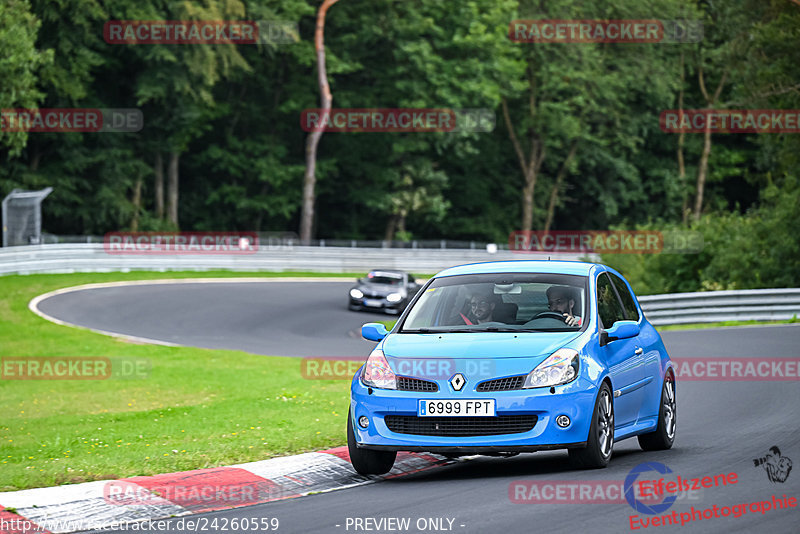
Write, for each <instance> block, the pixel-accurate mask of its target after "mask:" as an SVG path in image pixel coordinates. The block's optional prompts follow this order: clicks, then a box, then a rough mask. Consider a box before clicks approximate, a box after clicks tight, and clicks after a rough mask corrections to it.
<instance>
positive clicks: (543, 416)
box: [347, 261, 676, 474]
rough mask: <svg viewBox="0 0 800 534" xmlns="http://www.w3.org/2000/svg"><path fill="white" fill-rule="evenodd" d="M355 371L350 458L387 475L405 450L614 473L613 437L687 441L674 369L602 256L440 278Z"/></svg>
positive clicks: (366, 470) (484, 268)
mask: <svg viewBox="0 0 800 534" xmlns="http://www.w3.org/2000/svg"><path fill="white" fill-rule="evenodd" d="M361 332H362V335H363V337H364V338H366V339H368V340H371V341H378V342H379V343H378V345H377V346H376V347H375V349H374V350H373V351H372V352H371V354H370V355H369V357H368V358H367V361H366V363H365V364H364V365H363V366H362V367H361V368H360V369H359V370H358V371H357V372H356V374H355V376H354V377H353V381H352V386H351V397H350V398H351V404H350V410H349V413H348V419H347V443H348V448H349V453H350V460H351V462H352V464H353V467H354V468H355V470H356V471H357V472H359V473H361V474H382V473H386V472H388V471H389V470H390V469H391V468H392V465H393V464H394V461H395V457H396V456H397V451H427V452H433V453H438V454H443V455H446V456H463V455H473V454H486V455H497V456H509V455H513V454H517V453H520V452H533V451H540V450H549V449H568V451H569V456H570V459H571V460H572V461H573V462H574V463H575V464H576V465H577V466H579V467H582V468H600V467H605V466H606V465H607V464H608V461H609V459H610V458H611V452H612V449H613V447H614V442H615V441H619V440H622V439H626V438H631V437H633V436H636V437H637V438H638V440H639V444H640V446H641V447H642V448H643V449H645V450H659V449H669V448H670V447H671V446H672V443H673V441H674V439H675V423H676V419H675V415H676V402H675V371H674V369H673V364H672V362H671V361H670V358H669V355H668V354H667V351H666V349H665V348H664V344H663V342H662V341H661V336H659V334H658V332H657V331H656V329H655V328H653V326H652V325H651V324H650V323H649V322H648V321H647V319H646V318H645V316H644V313H642V309H641V306H640V305H639V302H638V301H637V299H636V296H635V295H634V293H633V291H632V290H631V287H630V284H628V282H627V281H626V280H625V279H624V278H623V277H622V275H620V274H619V273H618V272H617V271H615V270H614V269H611V268H609V267H606V266H604V265H600V264H595V263H581V262H567V261H505V262H489V263H477V264H471V265H462V266H458V267H453V268H451V269H447V270H445V271H442V272H440V273H439V274H437V275H436V276H434V277H433V278H431V279H430V280H429V281H428V282H427V284H426V285H425V286H424V287H423V288H422V289H421V290H420V291H419V293H418V294H417V295H416V297H415V298H414V300H413V301H412V302H411V304H410V305H409V306H408V308H407V309H406V310H405V312H404V313H403V314H402V316H401V317H400V318H399V320H398V321H397V323H396V324H395V326H394V327H393V328H392V330H391V331H390V332H387V330H386V328H385V327H384V326H383V325H382V324H379V323H370V324H366V325H364V326H363V327H362V330H361Z"/></svg>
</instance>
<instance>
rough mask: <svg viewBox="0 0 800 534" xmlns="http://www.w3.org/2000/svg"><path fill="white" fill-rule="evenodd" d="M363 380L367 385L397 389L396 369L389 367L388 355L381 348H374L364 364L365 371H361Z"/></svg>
mask: <svg viewBox="0 0 800 534" xmlns="http://www.w3.org/2000/svg"><path fill="white" fill-rule="evenodd" d="M361 382H363V383H364V385H365V386H370V387H373V388H381V389H397V379H396V377H395V375H394V371H392V368H391V367H389V362H387V361H386V356H384V355H383V351H382V350H380V349H375V350H373V351H372V352H371V353H370V355H369V358H367V363H365V364H364V371H363V372H362V373H361Z"/></svg>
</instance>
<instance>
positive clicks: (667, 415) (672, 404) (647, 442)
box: [638, 373, 678, 451]
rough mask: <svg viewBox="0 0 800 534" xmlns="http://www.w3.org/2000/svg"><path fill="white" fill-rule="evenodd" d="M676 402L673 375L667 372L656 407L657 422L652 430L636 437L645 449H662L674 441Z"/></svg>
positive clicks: (670, 445)
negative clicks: (658, 403) (659, 405)
mask: <svg viewBox="0 0 800 534" xmlns="http://www.w3.org/2000/svg"><path fill="white" fill-rule="evenodd" d="M677 407H678V405H677V402H676V400H675V377H674V376H673V375H672V373H667V375H666V377H664V386H663V387H662V388H661V407H660V408H659V409H658V424H657V425H656V429H655V431H654V432H650V433H648V434H642V435H641V436H639V437H638V439H639V446H640V447H641V448H642V449H644V450H646V451H664V450H667V449H670V448H672V444H673V442H674V441H675V428H676V422H677V418H676V414H677Z"/></svg>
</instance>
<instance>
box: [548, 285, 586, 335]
mask: <svg viewBox="0 0 800 534" xmlns="http://www.w3.org/2000/svg"><path fill="white" fill-rule="evenodd" d="M546 293H547V305H548V307H549V308H550V311H552V312H556V313H560V314H561V315H563V316H564V322H565V323H567V325H568V326H580V325H581V318H580V317H578V316H576V315H575V313H574V312H573V310H574V308H575V298H574V296H573V292H572V288H571V287H568V286H550V287H549V288H547V292H546Z"/></svg>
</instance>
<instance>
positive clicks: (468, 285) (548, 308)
mask: <svg viewBox="0 0 800 534" xmlns="http://www.w3.org/2000/svg"><path fill="white" fill-rule="evenodd" d="M586 287H587V278H586V277H585V276H575V275H563V274H530V273H525V274H520V273H492V274H477V275H462V276H449V277H445V278H437V279H435V280H434V281H433V282H432V283H431V284H430V285H429V286H428V287H427V288H426V290H425V292H424V293H423V294H422V295H421V296H420V298H419V300H417V301H416V303H415V304H414V305H413V308H412V309H411V311H410V312H409V314H408V316H407V317H406V319H405V321H404V322H403V324H402V327H401V328H400V329H399V332H401V333H429V332H484V331H485V332H509V331H511V332H517V331H519V332H575V331H579V330H582V329H583V328H584V327H585V325H586V323H587V322H588V321H587V320H585V318H586V317H587V316H588V312H587V301H586V295H587V290H586Z"/></svg>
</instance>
